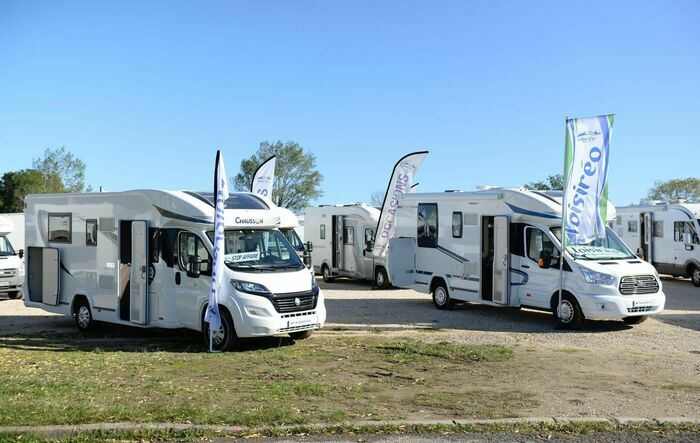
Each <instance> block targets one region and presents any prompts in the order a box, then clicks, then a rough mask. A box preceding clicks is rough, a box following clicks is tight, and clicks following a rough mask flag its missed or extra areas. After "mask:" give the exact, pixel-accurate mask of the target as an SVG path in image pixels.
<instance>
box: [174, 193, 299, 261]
mask: <svg viewBox="0 0 700 443" xmlns="http://www.w3.org/2000/svg"><path fill="white" fill-rule="evenodd" d="M185 192H186V193H188V194H190V195H192V196H194V197H195V198H199V199H202V200H203V201H204V202H205V203H207V204H210V205H212V206H213V205H214V193H213V192H196V191H185ZM236 196H241V198H244V199H245V200H246V201H247V202H248V204H247V206H248V207H247V209H251V210H253V209H257V210H262V211H268V210H269V211H272V213H273V214H274V215H276V216H278V217H279V218H280V224H279V226H278V227H277V228H278V229H279V231H280V232H281V233H282V235H284V236H285V237H286V238H287V240H288V241H289V243H290V244H291V245H292V247H294V250H295V251H296V252H297V255H299V257H300V258H301V259H302V260H303V261H304V264H305V265H306V267H308V268H311V253H310V251H309V249H310V248H311V246H310V245H308V244H304V242H303V241H302V239H301V238H300V237H299V234H298V230H299V229H300V227H301V225H300V223H299V218H298V217H297V216H296V215H294V213H293V212H292V211H290V210H289V209H287V208H280V207H279V206H277V205H276V204H275V203H273V202H272V200H270V199H269V198H267V197H265V196H262V195H260V194H253V193H252V192H232V193H229V198H235V197H236Z"/></svg>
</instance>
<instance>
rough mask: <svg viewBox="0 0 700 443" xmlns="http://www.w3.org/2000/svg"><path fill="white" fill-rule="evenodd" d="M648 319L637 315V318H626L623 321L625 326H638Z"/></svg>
mask: <svg viewBox="0 0 700 443" xmlns="http://www.w3.org/2000/svg"><path fill="white" fill-rule="evenodd" d="M646 319H647V316H646V315H637V316H635V317H625V318H623V319H622V321H623V322H625V324H628V325H638V324H640V323H642V322H644V321H645V320H646Z"/></svg>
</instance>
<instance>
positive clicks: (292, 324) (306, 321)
mask: <svg viewBox="0 0 700 443" xmlns="http://www.w3.org/2000/svg"><path fill="white" fill-rule="evenodd" d="M314 323H316V317H315V316H314V317H309V318H300V319H294V320H287V327H288V328H297V327H299V326H308V325H313V324H314Z"/></svg>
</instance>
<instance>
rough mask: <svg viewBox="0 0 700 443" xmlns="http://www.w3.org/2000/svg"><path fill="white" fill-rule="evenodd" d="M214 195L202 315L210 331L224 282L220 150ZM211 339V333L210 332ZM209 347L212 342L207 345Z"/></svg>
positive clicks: (224, 193)
mask: <svg viewBox="0 0 700 443" xmlns="http://www.w3.org/2000/svg"><path fill="white" fill-rule="evenodd" d="M214 197H215V198H216V205H215V209H214V211H215V212H214V242H213V246H214V262H213V263H212V272H211V292H210V293H209V306H208V308H207V313H206V314H205V316H204V321H206V322H208V323H209V330H210V331H218V330H219V328H221V316H220V314H219V293H220V292H221V286H222V285H223V284H224V278H223V277H224V252H225V251H224V208H225V205H224V202H225V201H226V199H228V197H229V195H228V185H227V180H226V168H225V167H224V158H223V156H222V155H221V151H217V152H216V167H215V168H214ZM210 340H211V334H210ZM209 347H210V349H211V348H212V347H213V343H210V345H209Z"/></svg>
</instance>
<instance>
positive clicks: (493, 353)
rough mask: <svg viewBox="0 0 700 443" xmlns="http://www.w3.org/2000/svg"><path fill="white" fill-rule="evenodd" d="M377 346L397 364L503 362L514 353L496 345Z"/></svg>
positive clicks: (410, 343) (407, 343)
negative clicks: (417, 361)
mask: <svg viewBox="0 0 700 443" xmlns="http://www.w3.org/2000/svg"><path fill="white" fill-rule="evenodd" d="M377 346H378V348H379V349H380V350H382V351H383V352H384V353H385V354H387V355H388V356H389V357H390V358H391V359H392V360H394V361H397V362H412V361H416V360H417V359H419V358H429V359H438V360H445V361H449V362H470V361H471V362H482V361H503V360H507V359H509V358H511V357H512V356H513V351H512V350H511V349H510V348H506V347H503V346H495V345H466V344H455V343H447V342H440V343H425V342H420V341H396V342H392V343H387V344H379V345H377Z"/></svg>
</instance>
